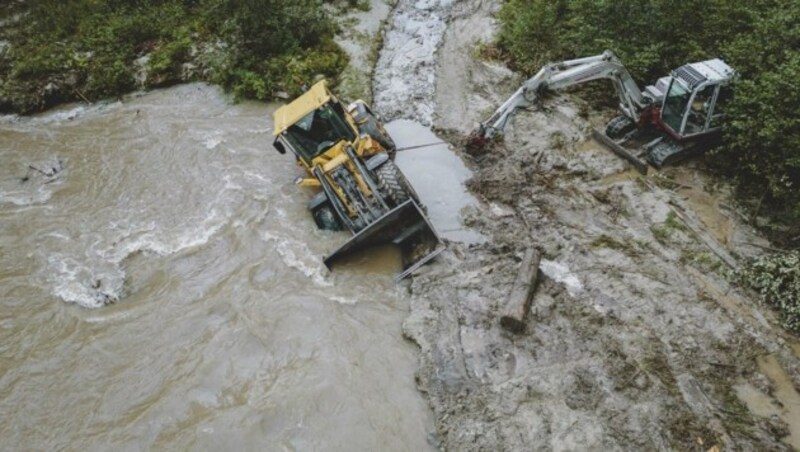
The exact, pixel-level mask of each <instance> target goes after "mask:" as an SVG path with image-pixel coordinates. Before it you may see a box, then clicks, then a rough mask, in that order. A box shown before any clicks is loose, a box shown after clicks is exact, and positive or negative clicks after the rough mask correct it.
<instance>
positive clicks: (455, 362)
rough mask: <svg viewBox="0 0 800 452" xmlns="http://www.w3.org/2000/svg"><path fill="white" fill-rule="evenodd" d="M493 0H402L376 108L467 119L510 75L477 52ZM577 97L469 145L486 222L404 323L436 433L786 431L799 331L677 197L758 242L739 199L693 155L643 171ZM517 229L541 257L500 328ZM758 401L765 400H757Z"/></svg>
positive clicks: (691, 442)
mask: <svg viewBox="0 0 800 452" xmlns="http://www.w3.org/2000/svg"><path fill="white" fill-rule="evenodd" d="M496 7H497V5H496V4H495V3H493V2H489V1H476V0H473V1H465V2H458V3H449V2H446V1H439V2H435V1H431V2H420V3H417V4H414V3H406V2H402V1H401V2H400V4H399V5H398V6H397V7H396V9H395V12H394V13H393V14H394V15H393V18H392V19H390V20H392V22H390V27H389V31H388V32H387V34H386V47H385V48H384V50H383V51H382V54H381V57H380V59H379V62H378V66H377V68H376V72H375V77H376V79H375V86H374V92H375V99H376V105H377V108H378V110H379V111H381V112H382V114H384V115H385V116H387V117H389V118H396V117H405V118H410V119H416V120H418V121H420V122H422V123H426V124H427V123H432V124H433V126H434V127H437V128H439V129H443V130H446V131H450V132H454V133H450V134H448V135H449V136H457V135H463V134H464V133H467V132H468V131H469V130H471V129H472V127H473V126H474V125H475V124H476V122H477V121H479V120H480V119H481V118H482V117H484V116H486V115H487V114H488V112H490V111H491V109H492V107H494V106H497V105H499V103H500V102H501V101H502V100H503V99H504V98H505V96H507V95H508V94H510V93H511V92H512V91H513V90H514V89H515V88H516V86H517V85H518V83H520V82H521V80H520V78H519V77H518V76H515V75H514V74H512V73H511V72H510V71H508V70H507V69H505V68H503V67H501V66H498V65H493V64H487V63H482V62H478V61H475V60H474V59H473V55H474V51H473V49H474V45H475V43H476V42H478V41H480V40H484V41H485V40H488V39H489V38H490V37H491V35H492V33H493V31H494V21H493V19H492V18H491V12H492V11H493V10H494V9H495V8H496ZM426 18H429V19H426ZM582 110H583V111H587V109H586V108H585V106H582V105H581V104H580V101H579V100H577V99H573V98H570V97H563V96H561V97H556V98H553V99H550V100H548V102H547V103H546V107H545V108H544V109H541V110H539V111H534V112H530V113H522V114H519V115H517V116H516V117H515V118H514V120H513V121H512V124H511V126H510V127H509V130H508V131H507V135H506V139H505V144H504V146H503V147H501V148H498V149H496V150H494V151H493V152H492V153H491V154H489V155H488V156H486V157H485V158H484V159H482V160H481V161H480V162H476V161H473V160H472V159H470V158H469V157H465V160H466V161H467V162H468V164H470V165H471V166H472V167H473V169H474V170H475V175H474V178H473V180H472V181H471V182H470V183H469V187H470V189H471V190H472V191H473V193H475V194H476V195H477V196H478V197H479V198H480V199H481V200H482V201H483V203H482V204H481V205H480V206H478V207H476V208H474V209H473V210H472V212H471V213H469V214H468V215H467V218H468V219H469V221H468V223H469V225H470V226H472V227H474V228H476V229H478V230H479V231H480V232H481V233H483V234H484V235H485V236H486V237H489V238H490V240H489V242H488V243H486V244H483V245H477V246H470V247H468V246H465V245H459V244H452V245H451V246H450V249H449V251H448V252H447V253H445V254H444V256H443V257H442V258H441V259H439V261H438V263H437V264H434V265H431V266H428V267H427V268H426V269H425V270H424V271H423V273H422V274H421V275H420V276H418V277H416V278H415V279H414V281H413V284H412V294H413V295H412V313H411V315H410V317H409V319H408V320H407V321H406V323H405V333H406V335H407V336H408V337H409V338H411V339H412V340H414V341H416V342H417V343H418V344H419V345H420V348H421V352H422V353H421V358H420V363H421V367H420V371H419V373H418V376H419V387H420V390H421V391H423V392H424V393H426V394H427V396H428V398H429V400H430V403H431V406H432V408H433V410H434V413H435V415H436V423H437V430H438V433H439V437H440V440H441V444H442V446H443V447H445V448H447V449H453V450H462V449H490V450H494V449H496V448H497V446H498V445H500V444H502V445H503V446H504V448H506V449H509V450H517V449H526V450H539V449H553V450H576V449H587V448H588V449H603V450H606V449H611V450H621V449H646V450H652V449H657V450H670V449H679V450H684V449H698V450H708V449H709V448H711V447H712V446H714V445H720V446H722V447H723V448H724V449H726V450H781V449H790V448H791V446H790V445H789V443H787V442H786V441H792V443H791V444H794V446H795V447H800V446H798V444H797V443H796V442H794V441H796V438H797V434H798V432H797V430H796V429H797V428H798V426H800V419H797V417H796V414H793V413H796V412H797V411H796V410H790V409H788V408H786V407H783V408H782V407H781V405H780V400H778V399H777V398H776V396H773V395H772V394H778V393H782V391H786V390H787V388H786V384H781V382H782V381H783V382H784V383H785V382H786V381H791V382H793V384H794V386H795V388H796V387H800V359H798V355H797V353H796V350H797V346H796V345H795V352H793V351H792V344H793V343H795V341H796V339H794V338H793V337H791V336H789V335H787V334H786V333H784V332H783V331H782V330H781V329H780V328H779V327H775V326H773V325H774V324H775V323H774V319H773V318H772V314H771V313H770V312H769V311H766V310H763V308H762V307H761V306H759V305H758V303H757V302H756V301H755V300H753V299H750V298H749V297H748V296H747V295H746V294H742V293H739V291H738V290H737V289H736V288H735V287H732V286H731V285H730V284H729V282H728V278H727V277H726V273H727V272H728V270H727V266H726V265H725V264H724V263H723V262H721V261H720V259H719V258H718V257H717V255H715V254H714V253H713V252H711V250H710V249H709V248H708V246H707V242H704V241H703V240H701V239H700V237H698V235H697V234H696V233H694V232H692V231H691V229H690V228H688V227H687V225H686V223H685V222H684V221H682V220H681V219H680V218H679V217H678V216H677V215H676V214H675V213H674V212H675V211H676V210H677V211H679V212H681V213H682V214H683V215H685V216H686V218H688V219H689V221H690V223H692V224H696V225H700V226H703V227H706V228H709V233H708V235H709V236H711V237H716V238H717V239H718V240H720V239H721V240H720V243H721V244H722V246H724V247H726V249H727V252H729V253H730V254H732V255H733V256H736V257H744V256H749V255H754V254H757V253H759V252H760V250H759V248H758V247H754V246H752V245H750V244H753V243H755V244H757V245H758V244H761V245H766V243H765V242H764V240H763V239H762V238H760V237H758V236H757V235H756V234H755V233H754V232H753V231H752V230H750V229H749V228H748V227H747V226H746V225H745V224H743V223H742V222H741V221H740V218H739V216H738V214H737V213H736V212H735V211H734V210H732V209H730V208H726V207H724V206H726V205H732V204H733V203H732V202H731V201H730V195H729V194H728V192H727V189H726V187H724V186H715V183H714V182H713V181H711V180H709V179H708V178H707V177H706V176H704V175H703V172H702V168H701V167H700V165H699V164H696V163H690V164H688V165H685V166H682V167H680V168H670V169H667V170H664V171H662V172H660V173H658V174H651V175H650V176H647V177H646V178H640V177H639V176H638V175H636V173H634V172H632V171H630V170H629V169H628V168H627V167H626V166H625V164H624V163H623V162H621V161H620V160H618V159H617V158H616V157H614V156H613V155H612V154H611V153H610V152H608V151H606V150H605V149H603V148H601V147H600V146H599V145H598V144H596V143H594V142H593V141H587V137H588V136H589V133H588V132H589V131H590V130H591V127H593V126H598V125H599V124H601V123H602V122H603V118H602V117H600V116H601V115H599V114H597V113H591V114H589V115H588V118H587V117H584V116H586V115H583V116H582V115H581V114H579V111H582ZM707 186H713V188H714V190H713V192H708V191H707V190H706V187H707ZM530 245H533V246H537V247H539V248H541V249H542V250H543V251H544V253H545V260H544V261H543V263H542V266H541V270H542V271H543V272H544V273H545V274H546V275H547V276H546V277H545V278H543V281H542V283H541V285H540V287H539V289H538V291H537V293H536V297H535V302H534V309H533V312H532V315H531V316H530V318H529V321H528V329H527V331H526V332H525V334H523V335H520V336H513V335H510V334H508V333H506V332H505V331H503V330H501V329H500V327H499V322H498V320H499V319H498V310H499V309H500V308H501V307H502V303H503V301H504V299H505V296H506V295H507V293H508V290H509V287H510V283H511V281H512V279H513V277H514V276H515V274H514V272H515V270H516V265H517V264H518V259H519V257H520V256H521V254H522V251H523V250H524V248H525V247H527V246H530ZM767 356H768V357H770V360H772V361H769V360H765V359H757V358H758V357H767ZM767 361H769V362H773V363H777V364H773V367H771V368H765V367H764V364H763V363H764V362H767ZM775 366H777V368H775ZM776 372H777V373H776ZM781 372H782V373H781ZM775 375H783V376H784V377H785V378H783V379H781V378H777V377H775ZM795 388H792V387H789V388H788V391H790V393H793V394H797V391H796V389H795ZM791 391H793V392H791ZM753 394H755V395H753ZM748 404H749V405H748ZM756 404H761V405H764V404H766V405H768V406H770V407H772V408H773V409H772V411H769V413H772V414H770V415H764V413H765V412H766V411H764V410H762V411H761V415H755V414H753V412H751V411H750V410H749V409H748V406H753V407H755V405H756ZM752 409H753V410H754V411H758V410H757V409H756V408H752ZM789 434H791V435H792V436H791V437H790V438H789V439H788V440H784V441H782V440H781V438H783V437H786V436H787V435H789Z"/></svg>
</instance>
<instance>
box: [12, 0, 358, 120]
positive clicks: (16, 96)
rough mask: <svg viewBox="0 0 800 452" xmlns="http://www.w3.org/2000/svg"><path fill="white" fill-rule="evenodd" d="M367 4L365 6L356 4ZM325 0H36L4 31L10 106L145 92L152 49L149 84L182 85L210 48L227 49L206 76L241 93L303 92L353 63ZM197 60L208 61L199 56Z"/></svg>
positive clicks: (37, 105)
mask: <svg viewBox="0 0 800 452" xmlns="http://www.w3.org/2000/svg"><path fill="white" fill-rule="evenodd" d="M356 3H357V2H356ZM322 6H323V5H322V3H321V1H320V0H109V1H104V2H99V1H97V0H29V2H28V4H27V5H26V7H27V8H28V12H27V16H25V20H23V21H20V23H19V24H17V25H15V26H14V28H15V29H14V30H13V31H9V30H3V29H2V28H0V39H8V41H9V42H10V47H9V49H8V51H6V52H3V55H0V81H2V82H0V108H4V109H11V110H13V111H16V112H25V113H27V112H31V111H35V110H40V109H42V108H45V107H47V106H49V105H51V104H52V103H54V102H61V101H69V100H79V99H82V98H83V97H86V98H88V99H90V100H93V99H98V98H102V97H109V96H117V95H120V94H122V93H125V92H127V91H130V90H131V89H133V88H135V79H134V72H135V70H136V68H135V67H134V66H135V65H134V60H136V59H137V58H139V57H141V56H144V55H149V61H148V64H147V69H148V72H149V73H148V79H147V85H148V86H160V85H164V84H168V83H173V82H177V81H181V80H182V79H183V76H184V74H182V71H181V69H182V67H183V65H184V64H185V63H187V62H192V58H194V57H193V55H196V54H198V53H202V52H198V50H202V48H204V47H209V48H211V47H213V48H215V49H217V50H218V51H221V52H224V53H225V57H224V58H214V59H213V64H215V66H214V67H204V68H200V70H198V71H197V72H196V73H197V74H200V75H203V76H204V77H206V78H209V79H210V80H211V81H216V82H218V83H221V84H222V85H223V86H224V87H225V88H226V89H228V90H230V91H233V92H234V94H235V95H236V97H237V98H243V97H246V98H257V99H270V98H271V97H272V96H273V94H274V93H275V92H276V91H288V92H290V93H297V92H299V88H300V86H301V85H302V84H303V83H308V82H309V81H311V80H312V78H313V77H314V76H316V75H317V74H322V75H324V76H328V77H334V76H336V75H338V73H339V72H340V71H341V70H342V69H343V68H344V66H345V65H346V64H347V57H346V55H345V54H344V52H343V51H342V50H341V49H340V48H339V47H338V46H337V45H336V44H334V43H333V35H334V32H335V25H334V22H333V20H332V19H331V17H330V16H329V14H328V13H326V12H325V11H326V9H325V8H323V7H322ZM198 58H199V61H194V62H195V63H197V64H203V63H204V62H205V60H203V59H202V57H198ZM54 85H55V86H57V88H56V89H55V91H54V89H53V88H52V87H53V86H54Z"/></svg>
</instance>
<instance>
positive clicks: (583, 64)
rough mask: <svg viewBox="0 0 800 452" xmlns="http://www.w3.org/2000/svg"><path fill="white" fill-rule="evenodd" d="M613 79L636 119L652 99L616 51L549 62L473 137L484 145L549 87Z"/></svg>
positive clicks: (625, 107) (623, 106)
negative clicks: (514, 115) (638, 83)
mask: <svg viewBox="0 0 800 452" xmlns="http://www.w3.org/2000/svg"><path fill="white" fill-rule="evenodd" d="M599 79H610V80H611V81H612V83H613V84H614V87H615V88H616V90H617V94H618V96H619V100H620V108H621V109H622V111H623V112H624V113H625V114H626V115H627V116H628V117H629V118H631V119H632V120H633V121H634V122H635V121H638V119H639V113H640V112H641V111H642V109H643V108H644V107H645V106H646V105H647V104H648V103H649V101H650V99H648V98H647V97H645V96H644V95H643V94H642V91H641V90H640V89H639V87H638V86H637V85H636V82H635V81H634V80H633V78H632V77H631V75H630V73H629V72H628V70H627V69H625V66H624V65H623V64H622V62H621V61H620V60H619V58H617V57H616V56H615V55H614V53H613V52H611V51H610V50H606V51H605V52H603V53H602V54H600V55H595V56H590V57H585V58H577V59H574V60H567V61H562V62H560V63H550V64H547V65H545V66H544V67H543V68H542V69H541V70H540V71H539V72H537V73H536V75H534V76H533V77H531V78H530V79H528V80H527V81H526V82H525V83H524V84H523V85H522V86H521V87H520V88H519V89H518V90H517V91H516V92H515V93H514V94H513V95H511V97H509V98H508V100H506V101H505V102H504V103H503V105H501V106H500V108H498V109H497V110H496V111H495V112H494V113H493V114H492V116H490V117H489V118H488V119H487V120H486V121H484V122H482V123H481V125H480V127H479V129H478V130H477V131H476V132H474V133H473V134H472V136H471V137H470V143H471V144H473V145H476V144H477V145H478V146H480V145H481V143H485V142H487V141H488V140H490V139H491V138H492V137H493V136H494V135H495V134H496V133H498V132H502V131H503V130H504V129H505V127H506V124H507V123H508V120H509V118H510V117H511V115H513V114H514V113H515V112H516V111H517V109H519V108H525V107H528V106H531V105H533V103H534V102H536V100H537V99H538V97H539V96H540V95H541V93H542V92H543V91H545V90H550V91H557V90H560V89H563V88H567V87H570V86H574V85H578V84H581V83H586V82H590V81H592V80H599Z"/></svg>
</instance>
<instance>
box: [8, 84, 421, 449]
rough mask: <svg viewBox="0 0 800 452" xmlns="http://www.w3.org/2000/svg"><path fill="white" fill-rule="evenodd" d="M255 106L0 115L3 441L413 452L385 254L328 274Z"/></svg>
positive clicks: (325, 244) (193, 89)
mask: <svg viewBox="0 0 800 452" xmlns="http://www.w3.org/2000/svg"><path fill="white" fill-rule="evenodd" d="M271 112H272V107H269V106H265V105H263V104H251V103H245V104H239V105H231V104H230V103H229V102H228V100H227V99H226V98H225V97H224V96H223V95H221V94H220V92H219V91H218V90H217V89H215V88H212V87H209V86H206V85H199V84H192V85H185V86H180V87H176V88H172V89H168V90H163V91H157V92H153V93H149V94H146V95H143V96H140V97H136V98H132V99H129V100H126V101H124V102H117V103H111V104H107V105H103V106H96V107H73V108H66V109H61V110H59V111H55V112H52V113H48V114H46V115H44V116H41V117H35V118H11V117H6V118H3V119H2V120H0V121H2V122H0V158H2V162H3V163H2V166H1V167H0V224H2V228H1V229H0V304H1V306H2V309H1V310H0V414H2V418H3V420H4V421H3V422H2V423H0V438H2V444H3V446H2V448H9V449H38V450H54V449H64V448H67V449H84V448H98V447H102V448H103V449H106V450H108V449H114V448H122V449H126V450H127V449H141V448H148V447H153V448H159V449H165V448H166V449H185V448H193V449H214V450H219V449H221V448H223V447H229V448H230V447H232V448H233V449H234V450H307V449H326V450H356V449H360V450H378V449H403V450H415V449H416V450H419V449H430V447H431V446H430V445H429V444H428V436H429V432H430V430H431V429H432V426H431V414H430V412H429V409H428V408H427V405H426V403H425V402H424V400H423V399H422V397H421V395H420V394H419V393H418V392H417V391H416V389H415V386H414V381H413V373H414V370H415V368H416V358H415V348H414V346H413V345H412V344H410V343H408V342H406V341H404V340H403V339H402V335H401V322H402V320H403V318H404V317H405V316H406V313H407V299H406V296H405V289H404V286H402V285H400V286H398V285H396V284H394V282H393V279H392V271H393V269H394V266H395V263H394V262H393V260H392V259H394V256H393V255H392V253H383V254H380V255H379V256H378V257H377V258H376V259H378V262H370V263H368V265H362V266H360V267H359V266H357V265H356V266H355V267H357V268H354V267H353V266H350V267H348V268H344V269H341V270H338V271H336V272H333V273H328V272H327V270H325V269H324V267H323V265H322V264H321V259H320V256H321V255H322V254H324V253H325V252H326V251H329V250H331V249H333V248H334V247H335V246H336V245H338V244H339V243H341V241H342V240H344V239H345V238H346V235H342V234H341V233H338V234H336V233H326V232H323V231H318V230H317V229H316V228H315V227H314V225H313V222H312V221H310V218H309V217H308V215H307V213H306V211H305V203H306V201H307V195H306V194H305V193H302V192H301V190H300V189H298V188H297V187H296V186H295V185H294V184H293V183H292V181H293V179H294V177H295V176H296V175H297V174H299V171H298V169H297V168H296V166H295V165H294V161H293V160H292V159H291V158H290V157H288V156H282V155H279V154H277V153H276V152H274V151H273V149H272V147H271V130H272V124H271ZM29 165H31V166H32V167H33V168H30V167H29ZM54 169H55V170H60V171H54ZM53 173H55V174H53ZM381 256H383V257H381Z"/></svg>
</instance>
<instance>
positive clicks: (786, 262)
mask: <svg viewBox="0 0 800 452" xmlns="http://www.w3.org/2000/svg"><path fill="white" fill-rule="evenodd" d="M737 276H738V279H739V281H741V282H742V283H744V284H745V285H747V286H749V287H751V288H753V289H755V290H756V291H757V292H758V293H759V294H760V295H761V297H762V298H763V300H764V301H765V302H766V303H767V304H769V305H772V306H773V307H775V308H776V309H777V310H778V312H779V313H780V317H781V320H782V322H783V325H784V327H785V328H786V329H789V330H792V331H794V332H798V333H800V252H796V251H795V252H788V253H784V254H778V255H773V256H767V257H762V258H760V259H756V260H754V261H752V262H750V263H749V264H748V265H747V266H746V267H744V268H743V269H742V270H740V271H739V272H738V274H737Z"/></svg>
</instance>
